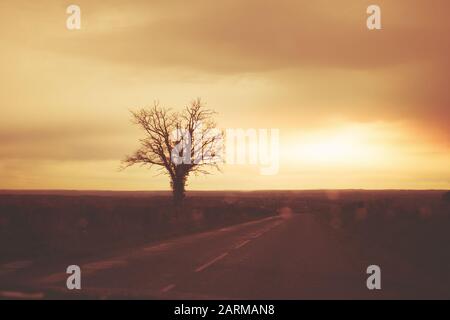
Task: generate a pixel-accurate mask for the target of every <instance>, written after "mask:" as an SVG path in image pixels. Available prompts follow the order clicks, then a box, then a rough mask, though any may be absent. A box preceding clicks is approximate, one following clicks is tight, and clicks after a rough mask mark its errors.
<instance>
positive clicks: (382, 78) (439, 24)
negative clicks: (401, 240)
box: [0, 0, 450, 190]
mask: <svg viewBox="0 0 450 320" xmlns="http://www.w3.org/2000/svg"><path fill="white" fill-rule="evenodd" d="M72 3H75V4H77V5H79V6H80V8H81V12H82V27H81V30H77V31H69V30H67V29H66V18H67V14H66V8H67V6H68V5H70V4H72ZM370 4H378V5H379V6H380V7H381V10H382V27H383V29H382V30H377V31H369V30H368V29H367V28H366V18H367V14H366V8H367V6H368V5H370ZM449 10H450V3H449V2H448V1H445V0H442V1H441V0H433V1H425V0H421V1H413V0H409V1H407V0H403V1H402V0H396V1H380V0H375V1H364V0H351V1H350V0H349V1H325V0H315V1H300V0H296V1H294V0H290V1H286V0H277V1H261V0H258V1H257V0H247V1H242V0H227V1H210V0H200V1H197V0H192V1H189V2H186V1H181V0H170V1H167V0H149V1H143V0H142V1H132V2H125V1H119V0H115V1H93V0H90V1H86V0H83V1H81V0H80V1H70V2H69V1H59V3H58V2H57V1H50V0H41V1H20V0H18V1H2V2H1V3H0V37H1V40H2V41H1V42H0V70H1V73H0V85H1V90H0V106H1V117H0V189H110V190H159V189H168V181H167V178H166V177H163V176H158V177H155V176H154V172H152V171H149V170H146V169H144V168H131V169H128V170H126V171H118V168H119V165H120V160H121V159H123V158H124V156H125V155H126V154H129V153H131V152H132V151H133V150H134V149H135V148H136V147H137V139H138V138H139V137H140V132H139V130H138V129H137V128H136V127H133V126H132V125H131V123H130V114H129V110H130V109H135V108H138V107H143V106H148V105H151V104H152V103H153V101H154V100H159V101H160V103H161V104H163V105H166V106H170V107H173V108H175V109H176V108H181V107H182V106H184V105H186V104H187V103H189V102H190V101H191V100H192V99H193V98H196V97H201V98H202V100H203V101H205V102H206V103H207V105H208V106H209V107H211V108H213V109H215V110H216V111H218V117H217V120H218V123H219V126H220V127H221V128H279V129H280V139H281V140H280V144H281V146H280V147H281V150H280V151H281V158H280V171H279V173H278V174H277V175H274V176H261V175H260V174H259V170H258V168H257V167H252V166H225V167H224V168H223V173H218V174H216V175H212V176H207V177H192V178H191V179H190V180H189V186H188V188H190V189H309V188H369V189H379V188H409V189H429V188H433V189H449V188H450V166H449V163H450V125H449V120H450V93H449V89H448V86H449V75H450V64H449V59H448V57H449V56H450V21H449V20H448V18H447V16H448V12H449Z"/></svg>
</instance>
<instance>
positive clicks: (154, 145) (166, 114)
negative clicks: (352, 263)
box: [123, 99, 221, 207]
mask: <svg viewBox="0 0 450 320" xmlns="http://www.w3.org/2000/svg"><path fill="white" fill-rule="evenodd" d="M131 114H132V116H133V122H134V123H135V124H137V125H138V126H140V127H141V129H143V131H144V132H145V137H144V138H142V139H140V147H139V149H138V150H136V151H135V152H134V153H133V154H132V155H129V156H127V157H126V158H125V160H124V161H123V165H124V167H125V168H126V167H129V166H132V165H135V164H140V165H143V166H149V167H154V166H156V167H157V169H158V170H160V171H161V172H162V173H163V174H166V175H168V176H169V177H170V187H171V188H172V191H173V202H174V204H175V205H176V206H177V207H179V206H180V205H181V204H182V202H183V199H184V197H185V187H186V182H187V179H188V176H189V174H191V173H194V174H209V173H210V169H214V168H216V169H219V167H218V161H217V159H218V155H219V151H220V148H221V145H220V143H221V134H218V130H217V129H216V123H215V121H214V120H213V116H214V114H215V112H214V111H212V110H209V109H206V108H205V107H204V106H203V105H202V103H201V101H200V99H197V100H194V101H193V102H192V103H191V104H190V105H188V106H187V107H185V108H184V110H183V111H182V112H175V111H173V110H171V109H168V108H164V107H160V106H159V104H158V103H154V105H153V107H150V108H142V109H140V110H138V111H131Z"/></svg>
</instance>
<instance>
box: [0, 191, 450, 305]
mask: <svg viewBox="0 0 450 320" xmlns="http://www.w3.org/2000/svg"><path fill="white" fill-rule="evenodd" d="M306 213H308V214H312V215H313V216H314V217H315V219H316V220H317V221H319V223H320V224H321V225H322V226H323V227H324V228H326V229H327V230H330V233H331V234H332V236H333V239H334V240H333V241H336V242H339V243H340V244H341V245H342V246H343V247H344V248H349V250H350V249H351V250H356V251H357V252H358V255H359V256H361V257H364V259H365V260H366V261H367V262H368V263H369V262H373V263H375V262H376V263H378V264H382V265H384V266H385V268H389V267H390V266H391V265H392V266H393V268H394V267H395V268H396V269H399V268H400V272H404V273H405V274H406V275H409V278H410V279H413V278H414V277H417V275H420V276H421V277H423V275H429V276H430V277H431V278H433V279H434V280H430V281H429V282H427V281H425V283H429V284H433V285H434V284H435V283H436V282H435V281H436V280H435V279H440V281H441V284H443V285H442V286H441V287H439V288H436V290H437V292H438V296H439V297H441V296H443V295H446V294H448V291H446V290H447V289H446V287H449V286H448V284H450V274H449V272H448V270H450V251H449V250H446V248H445V246H446V245H447V244H448V243H450V232H449V231H450V201H449V199H448V192H445V191H389V190H387V191H362V190H345V191H266V192H190V193H189V196H188V198H187V199H186V202H185V205H184V207H183V208H182V210H181V211H179V212H176V211H174V209H173V208H172V205H171V201H170V194H169V193H165V192H95V191H92V192H75V191H58V192H50V191H47V192H44V191H41V192H36V191H35V192H31V191H30V192H26V191H21V192H12V191H3V192H1V193H0V251H1V255H0V262H1V263H3V264H7V263H9V262H11V261H23V260H31V261H41V262H42V261H44V262H45V261H48V262H49V263H50V262H55V261H58V260H61V261H63V260H67V259H72V260H73V259H89V258H92V257H98V256H100V255H104V254H105V253H109V254H111V253H113V252H123V251H127V250H129V249H131V248H136V247H139V246H141V245H146V244H151V243H154V242H158V241H163V240H167V239H169V240H170V239H176V238H179V237H181V236H186V235H190V234H198V233H200V232H204V231H207V230H217V229H219V228H224V227H226V226H232V225H240V224H242V223H244V222H248V221H253V220H261V219H262V218H265V217H271V216H273V217H275V216H283V215H286V214H287V215H290V214H294V215H302V214H306ZM290 245H293V246H294V248H295V243H294V244H290ZM302 245H304V244H302ZM309 246H310V247H311V248H314V246H315V244H314V243H311V244H309ZM286 250H291V249H286ZM319 254H320V253H319ZM324 254H325V253H324ZM299 255H300V256H301V253H299ZM330 268H332V266H330ZM387 277H389V274H387ZM422 280H423V279H422ZM394 282H395V281H394ZM446 284H447V285H446ZM400 285H401V284H399V286H400ZM421 288H422V287H421ZM439 290H441V291H439ZM439 292H440V293H441V295H439Z"/></svg>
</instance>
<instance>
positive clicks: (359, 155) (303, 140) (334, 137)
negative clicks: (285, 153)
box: [290, 125, 386, 165]
mask: <svg viewBox="0 0 450 320" xmlns="http://www.w3.org/2000/svg"><path fill="white" fill-rule="evenodd" d="M377 135H378V136H379V135H380V132H379V131H377V130H375V128H374V127H373V126H361V125H360V126H357V125H349V126H345V127H343V128H337V129H333V130H327V131H318V132H317V131H316V132H311V133H307V134H303V135H301V136H300V137H299V138H298V139H296V142H294V143H292V144H291V146H292V147H291V148H292V149H293V150H291V152H290V153H291V155H292V156H293V158H294V160H295V161H301V162H305V163H314V164H337V165H342V164H351V165H354V164H358V165H363V164H369V163H371V162H373V161H379V160H380V158H386V154H385V150H384V149H385V148H384V147H383V145H382V144H380V142H379V141H377V140H376V139H374V138H375V137H376V136H377Z"/></svg>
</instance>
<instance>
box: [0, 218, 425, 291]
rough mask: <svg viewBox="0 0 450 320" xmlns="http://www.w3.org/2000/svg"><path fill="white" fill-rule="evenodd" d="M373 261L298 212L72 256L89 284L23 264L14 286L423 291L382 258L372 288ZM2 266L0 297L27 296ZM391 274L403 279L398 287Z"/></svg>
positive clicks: (62, 268) (61, 271)
mask: <svg viewBox="0 0 450 320" xmlns="http://www.w3.org/2000/svg"><path fill="white" fill-rule="evenodd" d="M374 263H376V261H368V259H367V258H365V257H364V255H363V254H362V253H361V251H358V250H356V249H354V248H352V246H349V245H348V244H347V245H344V243H343V242H342V241H341V240H339V239H338V238H337V236H336V234H335V233H334V232H333V230H332V228H331V227H329V226H327V225H324V224H322V223H320V222H319V221H318V219H317V218H316V217H315V216H314V215H313V214H294V215H292V216H288V217H270V218H265V219H262V220H258V221H253V222H249V223H244V224H240V225H237V226H232V227H228V228H223V229H220V230H214V231H209V232H204V233H200V234H195V235H188V236H184V237H180V238H177V239H172V240H168V241H164V242H160V243H153V244H150V245H147V246H142V247H139V248H135V249H133V250H130V251H128V252H126V253H122V254H115V255H110V256H106V257H102V258H98V259H93V260H91V261H82V262H78V261H72V262H71V264H78V265H80V267H81V273H82V274H81V275H82V277H81V279H82V280H81V286H82V289H81V290H79V291H77V290H72V291H69V290H68V289H67V288H66V279H67V277H68V275H67V274H66V273H65V266H62V265H60V266H53V268H39V267H36V268H35V269H34V272H32V273H30V272H28V273H27V271H26V270H27V268H25V267H24V268H23V269H24V270H21V271H20V270H19V271H20V272H22V276H21V278H20V277H19V278H20V279H21V282H20V283H22V285H18V284H16V285H15V286H16V287H19V288H21V287H24V285H23V284H24V283H26V284H27V285H26V287H27V292H28V293H27V294H29V293H30V292H31V294H32V295H31V296H30V297H31V298H33V297H35V298H52V297H63V298H70V297H73V298H85V297H88V298H149V299H315V298H319V299H355V298H358V299H372V298H373V299H376V298H410V297H415V296H416V294H417V288H414V285H413V286H411V281H410V280H411V277H413V276H414V275H410V274H409V272H408V271H406V272H405V270H407V269H405V268H399V267H398V264H397V263H395V264H396V265H397V267H395V268H396V269H397V270H394V269H395V268H390V267H389V264H383V266H388V267H387V269H388V270H385V269H383V268H382V271H383V272H385V273H383V274H382V280H383V281H384V282H382V283H383V284H382V290H368V289H367V287H366V279H367V277H368V275H367V274H366V268H367V266H369V265H370V264H374ZM22 264H24V263H23V262H22ZM391 264H392V263H391ZM16 265H17V263H16ZM19 265H20V263H19ZM3 269H5V268H3ZM12 269H14V268H12ZM17 269H20V268H17ZM36 269H37V270H36ZM400 269H401V270H400ZM1 270H2V269H1V268H0V281H1V279H2V277H3V280H4V278H8V279H9V282H8V281H6V282H5V281H4V284H5V288H6V289H3V291H2V292H1V293H0V295H3V297H12V298H15V297H19V298H20V297H21V296H20V295H21V293H20V292H16V291H15V290H14V288H13V287H12V286H13V284H14V280H12V279H14V276H13V274H12V273H10V274H7V273H5V272H3V275H2V272H1ZM20 272H19V273H18V274H19V275H20ZM416 278H417V277H416ZM390 279H396V280H395V283H393V285H390V283H389V280H390ZM386 281H387V282H386ZM0 284H1V282H0ZM6 284H9V287H8V286H7V285H6ZM415 285H416V286H417V284H415ZM30 288H32V290H31V289H30ZM422 289H423V288H421V290H422ZM30 290H31V291H30ZM421 292H423V291H421ZM24 297H27V296H26V295H25V296H24Z"/></svg>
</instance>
